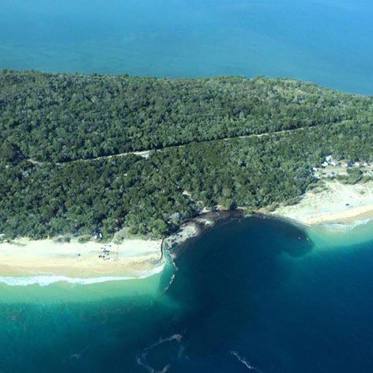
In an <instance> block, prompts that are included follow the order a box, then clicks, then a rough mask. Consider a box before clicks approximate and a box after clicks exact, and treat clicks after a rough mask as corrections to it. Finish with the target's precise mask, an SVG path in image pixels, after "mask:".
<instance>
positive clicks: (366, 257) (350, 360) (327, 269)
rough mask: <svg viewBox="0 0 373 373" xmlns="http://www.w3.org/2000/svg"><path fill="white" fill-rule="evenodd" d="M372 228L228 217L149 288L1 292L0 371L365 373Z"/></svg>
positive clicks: (370, 337)
mask: <svg viewBox="0 0 373 373" xmlns="http://www.w3.org/2000/svg"><path fill="white" fill-rule="evenodd" d="M372 227H373V225H372V223H370V224H368V225H365V226H362V227H361V228H359V227H358V228H356V229H358V230H355V231H354V232H353V234H351V232H349V231H348V230H347V231H346V232H344V233H343V232H340V231H339V232H337V233H333V232H331V233H330V232H329V231H327V230H325V231H322V230H321V231H317V230H315V231H307V232H305V231H303V230H301V229H300V228H297V227H294V226H292V225H289V224H288V223H284V222H281V221H278V220H272V219H262V218H247V219H242V220H237V219H234V220H230V221H226V222H223V223H221V224H219V225H218V226H216V227H215V228H213V229H211V230H209V231H207V232H205V233H204V234H203V235H202V236H200V237H199V238H197V239H195V240H193V241H190V242H188V243H187V244H185V245H184V246H182V247H180V248H179V249H178V250H177V258H176V259H175V265H176V267H177V268H178V269H177V270H176V269H175V268H174V267H173V266H172V265H171V264H170V265H169V267H168V268H167V269H166V270H165V271H164V273H163V274H161V275H157V276H155V277H152V278H149V279H146V280H141V281H125V282H117V283H107V284H99V285H93V286H88V285H87V286H71V285H66V284H65V285H63V284H60V285H53V286H49V287H45V288H39V287H36V286H31V287H27V288H25V287H13V288H11V287H7V286H1V287H0V295H1V297H0V346H1V348H0V371H1V372H5V373H8V372H12V373H13V372H30V373H34V372H35V373H36V372H38V373H39V372H40V373H43V372H79V373H80V372H84V373H85V372H93V373H94V372H97V373H101V372H129V373H132V372H134V373H136V372H145V373H146V372H176V373H184V372H195V373H205V372H217V373H220V372H222V373H226V372H229V373H231V372H233V373H236V372H237V373H239V372H247V371H251V372H254V373H255V372H262V373H299V372H302V373H350V372H359V373H360V372H364V373H365V372H366V373H369V372H372V371H373V327H372V325H373V313H372V309H373V295H372V294H373V276H372V270H373V255H372V254H373V235H372ZM351 237H352V238H353V239H351ZM341 242H343V244H342V243H341ZM173 274H174V275H175V276H174V278H173V276H172V275H173ZM172 278H173V280H172ZM171 280H172V281H171Z"/></svg>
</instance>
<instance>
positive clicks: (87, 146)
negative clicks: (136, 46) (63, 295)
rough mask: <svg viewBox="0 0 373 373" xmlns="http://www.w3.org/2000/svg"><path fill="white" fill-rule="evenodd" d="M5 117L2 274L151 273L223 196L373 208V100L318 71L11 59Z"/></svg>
mask: <svg viewBox="0 0 373 373" xmlns="http://www.w3.org/2000/svg"><path fill="white" fill-rule="evenodd" d="M0 129H1V131H0V144H1V145H0V179H1V182H0V240H1V243H0V263H1V264H0V276H1V275H4V276H5V275H20V274H25V273H27V274H33V275H35V274H48V273H54V274H55V273H58V274H61V275H62V274H63V275H71V276H77V275H80V276H83V277H89V276H112V275H128V276H130V277H131V276H135V277H136V276H137V277H139V276H143V275H144V273H147V272H149V271H152V270H154V268H159V266H160V265H162V262H161V261H160V247H161V240H162V239H163V238H165V237H168V236H170V235H173V234H175V233H177V232H178V231H179V229H180V227H181V226H182V225H183V224H184V223H185V222H186V221H190V220H191V219H193V218H196V217H198V216H199V215H200V214H201V213H202V212H203V211H211V210H214V209H217V208H220V209H225V210H234V209H236V208H237V207H240V208H243V209H244V210H245V211H246V212H247V213H252V212H256V211H267V212H269V211H270V212H271V213H273V214H275V215H280V216H285V217H289V218H292V219H295V220H297V221H299V222H301V223H304V224H316V223H321V222H324V221H335V220H340V219H346V218H351V217H355V216H358V215H364V216H371V213H372V210H373V187H372V186H373V184H372V183H373V172H372V169H373V166H372V164H373V148H372V144H373V98H372V97H364V96H358V95H348V94H343V93H339V92H335V91H333V90H329V89H324V88H320V87H318V86H316V85H313V84H310V83H305V82H299V81H293V80H287V79H266V78H256V79H245V78H233V77H232V78H213V79H212V78H211V79H190V80H181V79H180V80H171V79H153V78H137V77H129V76H126V75H125V76H107V75H90V76H89V75H73V74H44V73H38V72H16V71H5V70H4V71H2V72H0ZM192 225H193V224H192ZM187 229H188V231H187V233H186V234H181V235H179V239H181V240H182V239H185V238H186V237H189V236H190V235H193V234H196V230H195V229H194V228H193V227H192V226H191V225H189V228H187Z"/></svg>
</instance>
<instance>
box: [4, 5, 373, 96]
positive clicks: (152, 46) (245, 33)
mask: <svg viewBox="0 0 373 373" xmlns="http://www.w3.org/2000/svg"><path fill="white" fill-rule="evenodd" d="M0 5H1V6H0V17H1V18H0V19H1V22H0V68H11V69H37V70H43V71H53V72H62V71H69V72H71V71H73V72H75V71H77V72H84V73H86V72H99V73H115V74H117V73H129V74H131V75H155V76H162V77H163V76H167V77H195V76H216V75H244V76H250V77H251V76H257V75H266V76H276V77H292V78H297V79H303V80H310V81H314V82H317V83H319V84H321V85H324V86H328V87H333V88H336V89H339V90H344V91H351V92H357V93H363V94H370V95H372V94H373V74H372V61H373V43H372V39H373V22H372V19H373V2H372V1H371V0H261V1H258V0H234V1H232V0H110V1H108V0H89V1H88V0H64V1H59V0H32V1H31V0H1V4H0Z"/></svg>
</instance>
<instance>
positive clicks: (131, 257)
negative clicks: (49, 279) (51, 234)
mask: <svg viewBox="0 0 373 373" xmlns="http://www.w3.org/2000/svg"><path fill="white" fill-rule="evenodd" d="M160 257H161V241H160V240H157V241H150V240H137V239H136V240H125V241H123V243H120V244H115V243H113V242H110V243H101V242H97V241H89V242H86V243H79V242H78V241H77V240H73V241H71V242H68V243H66V242H62V243H60V242H56V241H54V240H52V239H45V240H30V239H27V238H22V239H17V240H14V241H12V242H11V243H8V242H3V243H1V244H0V275H2V276H35V275H61V276H72V277H79V278H88V277H97V276H128V277H143V276H144V275H146V273H147V272H152V271H154V268H156V267H159V265H160Z"/></svg>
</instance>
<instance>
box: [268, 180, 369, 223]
mask: <svg viewBox="0 0 373 373" xmlns="http://www.w3.org/2000/svg"><path fill="white" fill-rule="evenodd" d="M271 214H272V215H275V216H281V217H285V218H288V219H292V220H295V221H297V222H299V223H302V224H304V225H316V224H322V223H332V222H333V223H334V222H335V223H349V222H353V221H356V220H365V219H370V218H372V219H373V181H369V182H366V183H358V184H355V185H348V184H343V183H341V182H339V181H336V180H326V181H325V182H324V186H323V187H322V188H321V189H315V190H311V191H308V192H307V193H306V194H305V195H304V197H303V198H302V200H301V201H300V202H299V203H297V204H295V205H290V206H281V207H279V208H277V209H276V210H275V211H273V212H271Z"/></svg>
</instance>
